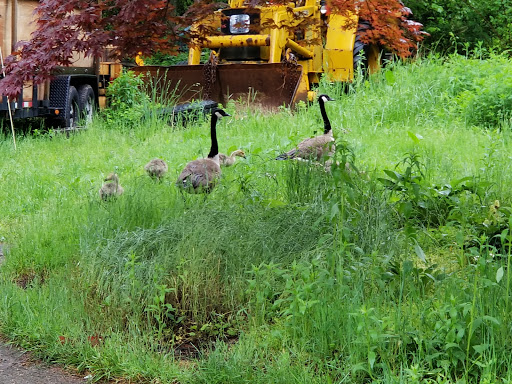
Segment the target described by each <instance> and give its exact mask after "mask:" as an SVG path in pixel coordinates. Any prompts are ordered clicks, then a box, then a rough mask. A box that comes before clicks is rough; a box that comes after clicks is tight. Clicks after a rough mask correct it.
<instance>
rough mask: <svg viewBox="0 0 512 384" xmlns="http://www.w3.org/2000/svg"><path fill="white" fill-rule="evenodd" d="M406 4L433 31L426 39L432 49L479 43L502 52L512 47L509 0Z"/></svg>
mask: <svg viewBox="0 0 512 384" xmlns="http://www.w3.org/2000/svg"><path fill="white" fill-rule="evenodd" d="M406 5H407V6H408V7H409V8H411V9H412V12H413V17H414V19H415V20H418V21H419V22H421V23H423V25H424V28H425V31H427V32H428V33H430V37H428V38H427V39H426V40H425V45H426V46H427V47H428V48H430V49H433V50H437V51H440V52H443V53H446V52H454V51H455V52H458V53H464V52H465V51H466V50H467V49H471V50H472V49H474V48H477V47H480V48H483V49H484V50H492V49H497V50H498V51H500V52H502V51H504V50H509V49H510V48H512V32H511V31H512V28H511V24H512V11H511V9H512V8H511V6H510V5H511V4H510V1H509V0H490V1H478V2H473V1H463V2H460V1H454V0H449V1H443V0H435V1H423V0H408V1H407V2H406Z"/></svg>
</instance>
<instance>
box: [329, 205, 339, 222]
mask: <svg viewBox="0 0 512 384" xmlns="http://www.w3.org/2000/svg"><path fill="white" fill-rule="evenodd" d="M339 213H340V208H339V207H338V203H334V204H333V205H332V207H331V215H330V220H332V219H333V218H334V217H336V216H337V215H338V214H339Z"/></svg>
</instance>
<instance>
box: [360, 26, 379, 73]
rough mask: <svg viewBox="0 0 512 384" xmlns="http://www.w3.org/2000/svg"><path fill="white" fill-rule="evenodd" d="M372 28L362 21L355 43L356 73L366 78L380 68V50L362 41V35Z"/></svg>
mask: <svg viewBox="0 0 512 384" xmlns="http://www.w3.org/2000/svg"><path fill="white" fill-rule="evenodd" d="M369 28H370V23H368V22H366V21H364V20H362V21H360V23H359V25H358V27H357V32H356V38H355V41H354V50H353V53H354V73H355V74H357V73H358V71H361V74H362V75H363V76H364V77H366V76H367V75H368V74H371V73H374V72H375V71H376V70H377V69H378V67H380V58H379V55H380V49H379V48H378V47H377V46H375V45H370V44H365V43H363V42H362V41H361V34H362V32H363V31H365V30H366V29H369Z"/></svg>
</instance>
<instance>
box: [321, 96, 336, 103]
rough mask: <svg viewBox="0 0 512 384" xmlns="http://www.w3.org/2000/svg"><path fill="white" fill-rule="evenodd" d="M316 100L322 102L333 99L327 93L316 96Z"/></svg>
mask: <svg viewBox="0 0 512 384" xmlns="http://www.w3.org/2000/svg"><path fill="white" fill-rule="evenodd" d="M318 101H319V102H322V103H325V102H326V101H334V99H331V98H330V97H329V95H326V94H322V95H320V96H318Z"/></svg>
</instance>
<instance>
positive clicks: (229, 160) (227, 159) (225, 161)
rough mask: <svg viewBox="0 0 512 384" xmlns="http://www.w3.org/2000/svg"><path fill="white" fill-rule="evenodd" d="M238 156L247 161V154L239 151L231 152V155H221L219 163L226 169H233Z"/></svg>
mask: <svg viewBox="0 0 512 384" xmlns="http://www.w3.org/2000/svg"><path fill="white" fill-rule="evenodd" d="M236 156H239V157H243V158H244V159H245V152H244V151H242V150H241V149H237V150H236V151H234V152H231V155H229V156H228V155H226V154H224V153H219V161H220V165H221V166H224V167H231V166H232V165H233V164H235V161H236Z"/></svg>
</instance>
